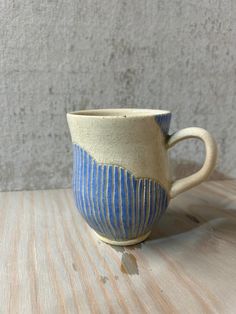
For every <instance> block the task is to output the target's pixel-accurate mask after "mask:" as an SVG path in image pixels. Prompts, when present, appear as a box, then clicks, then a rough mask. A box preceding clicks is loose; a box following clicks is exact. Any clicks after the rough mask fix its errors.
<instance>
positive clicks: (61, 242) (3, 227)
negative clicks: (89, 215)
mask: <svg viewBox="0 0 236 314" xmlns="http://www.w3.org/2000/svg"><path fill="white" fill-rule="evenodd" d="M0 239H1V242H0V282H1V289H0V304H1V305H0V313H4V314H5V313H13V314H15V313H234V312H235V309H236V298H235V295H236V250H235V247H236V182H235V181H218V182H207V183H204V184H202V185H201V186H199V187H197V188H195V189H193V190H191V191H189V192H186V193H184V194H182V195H180V196H179V197H177V198H176V199H174V200H173V201H172V203H171V204H170V207H169V210H168V211H167V213H166V214H165V216H164V217H163V219H162V220H161V222H160V224H159V225H158V226H155V227H154V229H153V232H152V234H151V236H150V238H149V239H148V240H147V241H146V242H145V243H143V244H140V245H136V246H133V247H126V248H125V247H111V246H109V245H106V244H104V243H102V242H100V241H99V240H98V239H97V238H96V236H95V235H94V233H93V232H92V231H91V230H90V229H89V227H88V226H87V225H86V224H85V223H84V222H83V220H82V218H81V217H80V216H79V214H78V213H77V211H76V209H75V206H74V202H73V197H72V193H71V190H69V189H65V190H47V191H31V192H28V191H27V192H2V193H0Z"/></svg>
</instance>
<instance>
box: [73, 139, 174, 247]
mask: <svg viewBox="0 0 236 314" xmlns="http://www.w3.org/2000/svg"><path fill="white" fill-rule="evenodd" d="M73 150H74V154H73V156H74V168H73V192H74V196H75V203H76V206H77V208H78V210H79V212H80V213H81V214H82V216H83V217H84V219H85V220H86V221H87V222H88V224H89V225H90V226H91V227H92V228H93V229H94V230H95V231H96V232H98V233H99V234H100V235H102V236H104V237H106V238H109V239H111V240H116V241H125V240H129V239H134V238H136V237H138V236H141V235H143V234H145V233H147V232H148V231H150V230H151V227H152V224H153V222H154V220H155V219H160V217H161V216H162V214H163V213H164V211H165V209H166V208H167V206H168V195H167V193H166V191H165V190H164V188H163V187H162V186H161V185H160V184H159V183H157V182H156V181H155V180H151V179H147V178H140V179H138V178H135V176H134V175H133V174H132V173H131V172H129V171H128V170H126V169H124V168H121V167H118V166H116V165H101V164H99V163H97V162H96V161H95V160H94V159H93V158H92V157H91V156H90V155H89V154H88V153H87V152H86V151H85V150H83V149H82V148H81V147H80V146H79V145H77V144H73Z"/></svg>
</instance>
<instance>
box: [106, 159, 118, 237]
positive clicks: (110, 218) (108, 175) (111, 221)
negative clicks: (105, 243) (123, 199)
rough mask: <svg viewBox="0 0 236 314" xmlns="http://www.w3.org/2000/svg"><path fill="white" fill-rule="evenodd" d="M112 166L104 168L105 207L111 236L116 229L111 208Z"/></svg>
mask: <svg viewBox="0 0 236 314" xmlns="http://www.w3.org/2000/svg"><path fill="white" fill-rule="evenodd" d="M112 168H113V166H110V165H109V166H107V169H106V172H107V173H106V178H107V180H106V182H107V188H106V208H107V221H108V225H109V229H110V230H111V233H112V234H113V236H115V234H116V231H115V229H114V219H113V208H112V199H113V195H112V190H113V188H112V181H113V178H112V176H113V171H112Z"/></svg>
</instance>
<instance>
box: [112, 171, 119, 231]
mask: <svg viewBox="0 0 236 314" xmlns="http://www.w3.org/2000/svg"><path fill="white" fill-rule="evenodd" d="M116 169H117V167H116V166H113V167H112V212H113V218H114V227H115V229H116V230H117V236H118V237H121V235H120V230H119V227H118V224H117V213H116V207H115V186H116V182H115V173H116Z"/></svg>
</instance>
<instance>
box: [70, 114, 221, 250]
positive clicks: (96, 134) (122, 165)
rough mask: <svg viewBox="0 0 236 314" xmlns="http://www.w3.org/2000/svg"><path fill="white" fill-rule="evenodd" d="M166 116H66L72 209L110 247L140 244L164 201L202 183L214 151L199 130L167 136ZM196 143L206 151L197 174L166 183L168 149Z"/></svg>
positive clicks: (212, 162) (209, 139)
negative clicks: (71, 161) (70, 147)
mask: <svg viewBox="0 0 236 314" xmlns="http://www.w3.org/2000/svg"><path fill="white" fill-rule="evenodd" d="M170 120H171V113H170V112H169V111H164V110H152V109H150V110H149V109H148V110H146V109H100V110H82V111H78V112H71V113H68V114H67V121H68V125H69V129H70V133H71V137H72V142H73V151H74V164H73V191H74V198H75V202H76V206H77V208H78V210H79V212H80V213H81V215H82V216H83V217H84V219H85V220H86V221H87V223H88V224H89V225H90V227H91V228H92V229H94V230H95V232H96V234H97V235H98V237H99V238H100V239H101V240H102V241H105V242H107V243H110V244H114V245H132V244H136V243H139V242H141V241H143V240H145V239H146V238H147V237H148V236H149V234H150V232H151V229H152V225H153V223H154V221H156V220H159V219H160V218H161V216H162V215H163V214H164V212H165V210H166V208H167V206H168V203H169V200H170V199H171V198H173V197H175V196H176V195H178V194H179V193H182V192H184V191H186V190H188V189H190V188H192V187H193V186H195V185H197V184H199V183H200V182H202V181H203V180H205V179H206V178H207V177H208V175H209V174H210V173H211V171H212V170H213V169H214V167H215V163H216V155H217V149H216V144H215V141H214V139H213V138H212V136H211V135H210V134H209V133H208V132H207V131H206V130H204V129H201V128H195V127H191V128H186V129H182V130H180V131H178V132H176V133H174V134H172V135H168V132H169V126H170ZM187 138H199V139H201V140H202V141H203V142H204V144H205V147H206V157H205V162H204V164H203V166H202V168H201V169H200V170H199V171H198V172H197V173H195V174H193V175H190V176H188V177H186V178H183V179H179V180H176V181H174V182H172V181H171V178H170V174H169V164H168V149H169V148H171V147H172V146H173V145H175V144H176V143H178V142H179V141H181V140H184V139H187Z"/></svg>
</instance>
